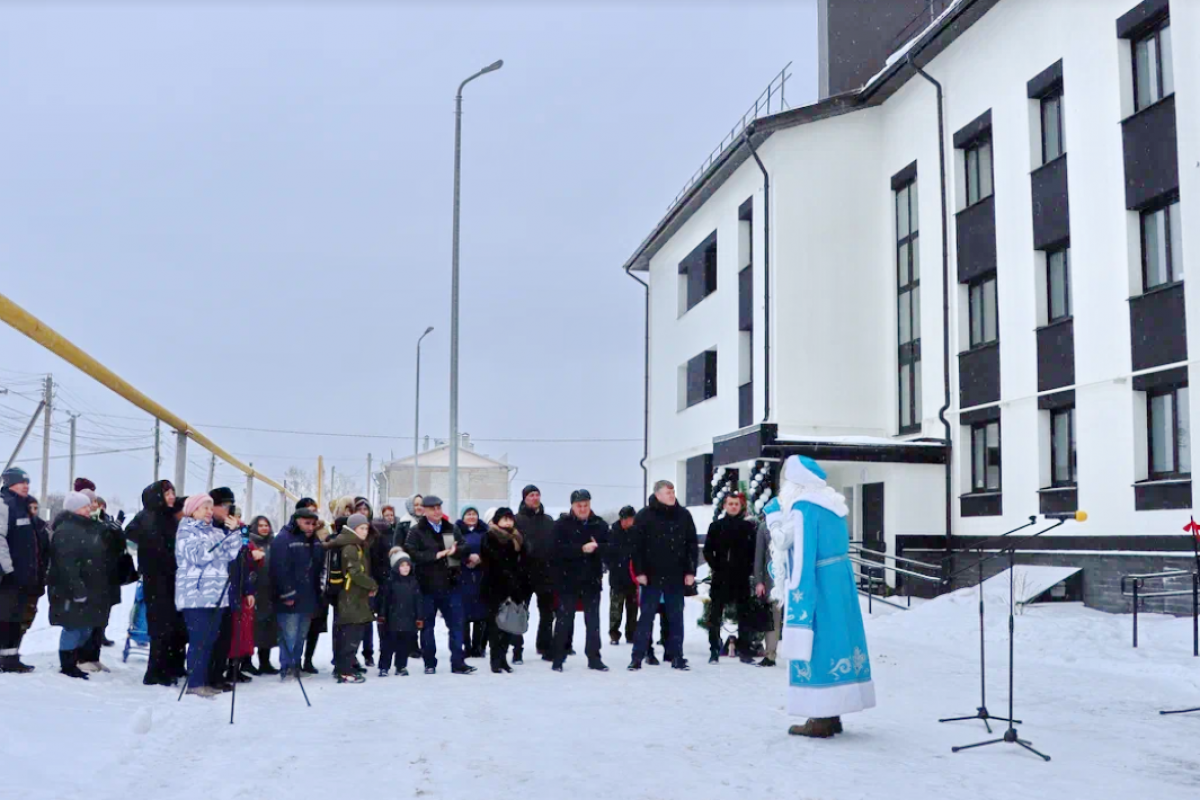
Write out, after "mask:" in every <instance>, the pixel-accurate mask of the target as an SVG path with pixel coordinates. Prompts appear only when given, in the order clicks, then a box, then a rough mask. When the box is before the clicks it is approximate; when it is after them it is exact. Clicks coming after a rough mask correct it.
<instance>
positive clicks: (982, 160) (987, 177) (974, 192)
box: [963, 138, 992, 206]
mask: <svg viewBox="0 0 1200 800" xmlns="http://www.w3.org/2000/svg"><path fill="white" fill-rule="evenodd" d="M963 155H964V156H965V157H966V164H967V205H969V206H973V205H975V204H976V203H978V202H979V201H980V200H983V199H985V198H987V197H991V196H992V141H991V139H988V138H983V139H979V140H978V141H976V142H974V143H972V144H969V145H967V147H966V148H965V149H964V150H963Z"/></svg>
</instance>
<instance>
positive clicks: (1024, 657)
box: [0, 590, 1200, 800]
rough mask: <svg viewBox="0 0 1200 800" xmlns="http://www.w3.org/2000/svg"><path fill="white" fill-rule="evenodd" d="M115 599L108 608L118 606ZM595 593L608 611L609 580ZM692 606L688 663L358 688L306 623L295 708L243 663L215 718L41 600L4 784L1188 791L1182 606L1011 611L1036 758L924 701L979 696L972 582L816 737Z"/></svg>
mask: <svg viewBox="0 0 1200 800" xmlns="http://www.w3.org/2000/svg"><path fill="white" fill-rule="evenodd" d="M130 594H131V593H130ZM128 601H129V597H128V596H127V604H126V605H125V606H123V607H122V608H121V609H119V610H118V613H117V615H116V616H114V620H117V619H121V620H124V619H125V618H126V615H127V613H128ZM603 608H604V610H603V612H602V615H603V617H604V618H605V619H604V621H605V623H607V600H605V604H604V607H603ZM875 608H876V610H877V611H878V609H879V608H880V607H879V606H878V605H876V607H875ZM1006 610H1007V598H1006V596H1000V595H997V596H994V597H989V600H988V612H989V625H988V643H989V659H988V670H989V671H988V675H989V681H988V683H989V686H988V690H989V705H990V707H991V710H992V712H993V713H995V714H1000V713H1002V712H1003V709H1004V708H1005V706H1006V703H1007V691H1006V687H1007V680H1006V677H1005V672H1004V667H1005V666H1006V663H1007V662H1006V657H1007V648H1006V646H1005V630H1006V620H1007V618H1006ZM699 612H700V607H699V603H698V602H696V601H689V602H688V607H687V613H688V620H689V624H688V628H687V645H686V650H687V655H688V657H689V658H690V659H691V663H692V667H693V669H692V671H691V672H690V673H679V672H675V671H673V670H671V669H669V668H667V667H666V666H662V667H646V668H644V669H643V670H642V672H641V673H637V674H631V673H627V672H626V671H625V669H624V668H625V666H626V664H628V662H629V651H630V648H629V646H627V645H620V646H616V647H614V646H610V645H607V644H606V645H605V652H604V657H605V660H606V661H607V662H608V664H609V666H610V667H612V668H613V671H612V672H611V673H608V674H599V673H594V672H589V671H588V670H587V669H585V667H584V660H583V657H582V655H580V656H579V657H576V658H572V659H570V660H569V661H568V662H567V671H566V673H565V674H562V675H557V674H554V673H552V672H551V671H550V665H549V664H547V663H545V662H542V661H540V660H536V659H535V660H531V661H527V662H526V665H525V666H524V667H518V668H517V672H516V674H514V675H510V676H498V675H492V674H491V672H490V671H488V670H487V662H486V660H483V661H475V662H474V663H475V664H476V665H477V666H479V667H480V671H479V672H478V673H477V674H475V675H473V676H468V677H463V676H457V675H452V674H450V673H449V670H448V669H442V670H441V671H440V672H439V674H438V675H436V676H430V677H427V676H425V675H422V674H415V675H413V676H411V677H408V678H397V677H394V676H393V677H389V678H386V679H382V680H381V679H379V678H376V677H374V674H373V673H372V674H371V675H370V676H369V677H368V681H367V683H366V684H364V685H360V686H352V685H345V686H337V685H335V684H334V683H333V682H332V681H331V680H330V678H329V674H328V673H329V669H328V665H329V660H330V657H329V650H328V647H329V637H328V636H322V637H321V641H322V645H323V647H324V654H323V656H322V657H321V658H320V661H319V665H320V666H321V668H322V670H323V673H324V674H322V675H320V676H316V677H315V678H312V679H310V680H307V681H306V682H305V686H306V687H307V689H308V693H309V697H310V698H311V700H312V704H313V707H312V708H311V709H310V708H306V707H305V705H304V701H303V699H302V697H301V694H300V690H299V688H298V687H297V685H296V684H295V683H291V684H281V683H279V682H278V681H277V680H275V679H269V678H259V679H256V680H255V681H254V683H252V684H248V685H246V686H243V687H241V688H239V690H238V693H237V724H236V725H233V726H230V725H229V699H228V698H229V696H228V695H225V696H224V698H222V699H218V700H216V701H204V700H200V699H198V698H195V697H185V698H184V701H183V702H182V703H176V702H175V697H176V691H172V690H170V689H165V688H149V687H143V686H142V685H141V677H142V672H143V670H144V666H145V664H144V661H143V660H141V659H140V658H136V657H133V658H131V659H130V663H129V664H128V665H123V664H122V663H121V660H120V651H119V649H118V648H112V649H109V650H106V651H105V654H104V660H105V661H106V662H107V663H108V664H109V665H110V666H111V667H112V668H113V672H112V674H110V675H98V676H93V677H92V679H91V680H90V681H88V682H86V683H85V682H83V681H77V680H71V679H68V678H65V677H63V676H61V675H59V674H58V673H57V654H56V652H55V650H56V647H57V641H58V629H52V628H49V627H48V626H47V624H46V616H45V609H44V608H43V610H42V611H41V612H39V616H38V619H37V622H36V623H35V625H34V630H33V631H31V633H30V635H29V636H28V637H27V638H26V641H25V646H24V648H23V653H25V654H26V659H25V660H26V661H28V662H30V663H32V664H34V665H35V666H36V667H37V672H36V673H33V674H32V675H25V676H16V675H0V714H2V717H0V719H3V736H2V737H0V764H3V765H4V772H3V777H2V778H0V796H2V797H4V798H6V800H17V798H22V799H23V798H36V799H37V800H43V799H45V800H49V799H50V798H55V799H58V798H67V799H70V798H87V800H108V798H112V799H113V800H117V799H118V798H119V799H120V800H127V799H128V798H135V797H136V798H152V797H161V798H171V800H192V799H193V798H195V799H196V800H199V799H200V798H210V799H213V800H216V799H218V798H243V797H244V798H252V799H253V800H271V799H272V798H289V799H294V798H305V797H342V798H347V797H349V798H356V797H363V798H366V797H377V796H378V797H392V798H404V797H426V798H474V799H476V800H482V799H484V798H489V799H490V798H520V799H521V800H540V799H541V798H546V799H547V800H551V799H553V800H558V799H559V798H565V799H566V800H587V799H588V798H616V797H620V798H646V799H647V800H651V799H653V800H660V799H661V800H668V799H673V798H695V799H696V800H705V799H707V798H724V797H741V798H758V797H774V798H788V799H789V800H808V799H812V798H823V799H824V800H849V799H851V798H878V797H891V798H933V797H942V798H1006V799H1008V798H1064V799H1065V800H1076V799H1077V798H1087V800H1106V799H1107V798H1113V800H1117V799H1118V798H1122V799H1124V798H1130V797H1149V798H1155V800H1172V799H1173V798H1180V799H1181V800H1182V799H1183V798H1192V799H1193V800H1194V798H1197V797H1200V754H1198V752H1197V750H1198V745H1200V713H1197V714H1191V715H1183V716H1174V717H1160V716H1159V715H1158V710H1159V709H1163V708H1180V707H1191V706H1200V659H1192V658H1191V657H1190V654H1191V620H1190V619H1189V620H1182V619H1181V620H1176V619H1171V618H1166V617H1161V616H1155V615H1145V616H1144V617H1142V634H1141V644H1142V646H1141V648H1139V649H1138V650H1133V649H1132V648H1131V647H1130V618H1129V617H1128V616H1114V615H1107V614H1101V613H1098V612H1094V611H1090V610H1087V609H1084V608H1082V607H1081V606H1079V605H1074V604H1056V605H1043V606H1035V607H1030V608H1028V609H1027V610H1026V611H1025V613H1024V614H1023V615H1021V616H1019V617H1018V618H1017V647H1018V661H1017V669H1018V676H1017V690H1018V691H1017V700H1018V702H1017V712H1018V713H1017V716H1018V717H1021V718H1022V719H1024V720H1025V724H1024V725H1022V726H1020V731H1021V735H1022V736H1023V737H1024V738H1028V739H1031V740H1032V741H1033V743H1034V745H1035V746H1037V747H1038V748H1039V749H1041V750H1043V751H1044V752H1046V753H1048V754H1050V755H1051V756H1053V759H1054V760H1053V761H1052V762H1051V763H1048V764H1047V763H1043V762H1041V761H1040V760H1038V759H1037V758H1035V757H1034V756H1032V755H1030V754H1029V753H1026V752H1024V751H1023V750H1021V749H1020V748H1018V747H1016V746H1014V745H996V746H993V747H990V748H985V749H981V750H974V751H969V752H963V753H958V754H951V752H950V748H951V746H952V745H960V744H968V743H971V742H975V741H979V740H981V739H985V738H991V737H988V736H987V735H986V732H985V731H984V729H983V725H982V723H980V722H965V723H956V724H945V725H940V724H938V723H937V721H936V720H937V718H938V717H940V716H954V715H958V714H964V713H973V711H974V708H975V706H976V705H977V701H978V696H979V679H978V636H977V628H976V622H977V619H978V617H977V599H976V595H975V593H974V592H973V590H967V591H965V592H960V593H957V594H955V595H950V596H948V597H944V598H941V599H939V600H936V601H932V602H929V603H925V604H923V605H921V606H920V607H919V608H916V609H914V610H913V611H909V612H893V613H890V614H887V615H880V614H878V613H877V614H876V616H875V617H874V618H872V619H870V620H869V622H868V627H867V632H868V637H869V640H870V645H871V657H872V661H873V667H874V676H875V680H876V684H877V691H878V696H879V706H878V707H877V708H876V709H874V710H872V711H869V712H866V713H864V714H859V715H855V716H851V717H847V718H846V719H845V724H846V733H845V734H844V735H842V736H839V737H837V738H836V739H834V740H828V741H810V740H807V739H800V738H796V737H789V736H787V735H786V734H785V731H786V729H787V726H788V725H789V724H791V723H792V722H794V721H795V720H792V719H789V718H788V717H787V716H786V715H785V714H784V712H783V702H784V688H785V680H786V678H785V671H784V670H783V669H782V668H775V669H755V668H752V667H748V666H744V665H742V664H740V663H738V662H737V661H731V660H723V661H722V664H721V665H720V666H717V667H713V666H708V665H707V664H706V663H705V662H706V658H707V644H706V641H705V638H704V636H703V634H702V632H701V631H700V630H699V629H698V628H696V627H695V625H694V622H695V620H696V618H697V616H698V615H699ZM119 627H123V626H120V625H118V624H115V623H114V625H113V626H112V627H111V629H110V633H112V634H114V638H115V634H116V631H117V629H118V628H119ZM439 632H441V625H440V623H439ZM605 638H606V639H607V637H605ZM122 639H123V637H122ZM582 644H583V624H582V618H580V619H579V621H578V623H577V625H576V648H577V649H578V650H580V651H581V652H582V649H583V647H582ZM443 646H444V644H443ZM446 663H447V662H446V661H443V666H446ZM418 673H419V670H418Z"/></svg>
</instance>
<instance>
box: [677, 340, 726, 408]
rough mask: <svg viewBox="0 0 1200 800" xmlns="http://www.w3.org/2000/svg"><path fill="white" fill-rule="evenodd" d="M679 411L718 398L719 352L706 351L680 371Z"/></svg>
mask: <svg viewBox="0 0 1200 800" xmlns="http://www.w3.org/2000/svg"><path fill="white" fill-rule="evenodd" d="M679 382H680V386H679V410H680V411H683V410H684V409H686V408H691V407H692V406H694V405H696V404H697V403H703V402H704V401H705V400H708V399H710V398H713V397H716V396H717V351H716V350H705V351H704V352H703V353H701V354H700V355H698V356H695V357H693V358H689V359H688V361H687V363H686V364H684V365H683V366H682V367H680V369H679Z"/></svg>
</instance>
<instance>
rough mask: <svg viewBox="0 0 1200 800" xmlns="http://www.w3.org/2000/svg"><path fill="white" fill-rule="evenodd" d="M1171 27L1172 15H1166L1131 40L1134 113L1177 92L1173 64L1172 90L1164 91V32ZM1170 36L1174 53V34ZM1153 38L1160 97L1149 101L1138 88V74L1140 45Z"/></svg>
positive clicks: (1156, 78) (1171, 74) (1155, 76)
mask: <svg viewBox="0 0 1200 800" xmlns="http://www.w3.org/2000/svg"><path fill="white" fill-rule="evenodd" d="M1170 27H1171V17H1170V15H1167V16H1164V17H1163V18H1162V19H1161V20H1159V21H1158V22H1156V23H1154V25H1153V26H1151V27H1150V28H1148V29H1147V30H1146V31H1144V32H1143V33H1141V34H1139V35H1138V36H1137V37H1136V38H1134V39H1133V40H1132V41H1131V42H1130V59H1131V61H1132V62H1133V113H1135V114H1136V113H1138V112H1139V111H1144V110H1145V109H1147V108H1149V107H1150V106H1152V105H1154V104H1156V103H1161V102H1162V101H1163V100H1165V99H1167V98H1168V97H1170V96H1172V95H1174V94H1175V77H1174V65H1173V64H1172V65H1171V71H1170V76H1171V91H1169V92H1166V91H1163V76H1164V69H1163V63H1164V60H1163V51H1162V34H1163V31H1165V30H1168V29H1169V28H1170ZM1168 36H1170V38H1171V51H1172V54H1174V48H1175V40H1174V35H1173V34H1168ZM1151 40H1153V41H1154V79H1155V81H1156V85H1157V90H1158V97H1156V98H1154V99H1153V100H1150V101H1148V102H1143V98H1142V97H1141V92H1140V90H1139V89H1138V86H1139V78H1140V75H1139V74H1138V46H1139V45H1141V44H1142V43H1144V42H1149V41H1151Z"/></svg>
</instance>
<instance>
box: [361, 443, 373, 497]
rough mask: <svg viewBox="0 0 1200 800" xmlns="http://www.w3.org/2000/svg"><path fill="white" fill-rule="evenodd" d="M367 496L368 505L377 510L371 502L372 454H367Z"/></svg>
mask: <svg viewBox="0 0 1200 800" xmlns="http://www.w3.org/2000/svg"><path fill="white" fill-rule="evenodd" d="M363 494H364V495H366V498H367V505H369V506H371V508H375V504H374V503H372V502H371V454H370V453H367V488H366V489H365V490H364V491H363Z"/></svg>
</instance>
